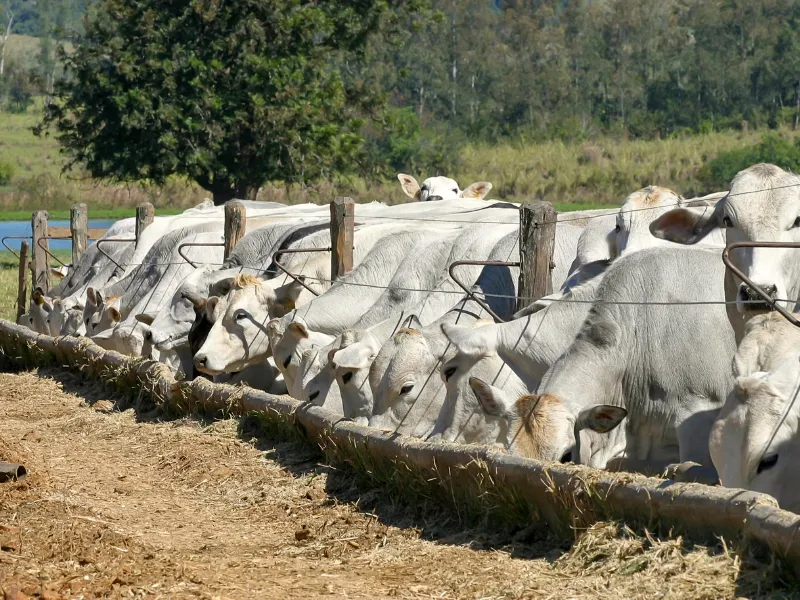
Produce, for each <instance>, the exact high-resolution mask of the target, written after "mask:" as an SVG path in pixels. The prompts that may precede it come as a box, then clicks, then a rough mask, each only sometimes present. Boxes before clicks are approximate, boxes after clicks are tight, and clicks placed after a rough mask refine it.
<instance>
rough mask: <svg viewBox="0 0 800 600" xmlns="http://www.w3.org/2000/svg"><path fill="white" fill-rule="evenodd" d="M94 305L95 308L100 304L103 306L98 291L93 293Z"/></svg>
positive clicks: (101, 297)
mask: <svg viewBox="0 0 800 600" xmlns="http://www.w3.org/2000/svg"><path fill="white" fill-rule="evenodd" d="M94 303H95V304H96V305H97V306H100V305H101V304H103V294H101V293H100V290H95V291H94Z"/></svg>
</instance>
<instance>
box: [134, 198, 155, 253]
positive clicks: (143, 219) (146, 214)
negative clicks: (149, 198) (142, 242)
mask: <svg viewBox="0 0 800 600" xmlns="http://www.w3.org/2000/svg"><path fill="white" fill-rule="evenodd" d="M155 218H156V209H155V208H153V205H152V204H150V203H149V202H143V203H142V204H140V205H139V206H137V207H136V245H137V246H138V245H139V237H140V236H141V235H142V234H143V233H144V230H145V229H147V228H148V227H149V226H150V225H151V224H152V223H153V220H154V219H155Z"/></svg>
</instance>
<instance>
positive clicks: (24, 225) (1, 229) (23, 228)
mask: <svg viewBox="0 0 800 600" xmlns="http://www.w3.org/2000/svg"><path fill="white" fill-rule="evenodd" d="M114 223H115V221H89V229H93V228H94V229H108V228H109V227H111V226H112V225H113V224H114ZM47 224H48V225H49V226H50V227H69V221H48V222H47ZM30 234H31V222H30V221H0V238H2V237H5V236H7V235H30ZM28 241H29V242H30V240H28ZM20 243H22V240H21V239H15V240H6V244H8V245H9V247H11V248H14V249H15V250H19V246H20ZM93 243H94V242H92V241H91V240H90V241H89V245H91V244H93ZM70 248H72V242H70V241H69V240H50V249H51V250H69V249H70ZM0 250H5V248H3V247H2V246H0Z"/></svg>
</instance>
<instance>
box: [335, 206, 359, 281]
mask: <svg viewBox="0 0 800 600" xmlns="http://www.w3.org/2000/svg"><path fill="white" fill-rule="evenodd" d="M355 214H356V204H355V202H354V201H353V199H352V198H344V197H342V196H337V197H336V198H335V199H334V201H333V202H331V280H332V281H336V280H337V279H338V278H339V277H342V276H344V275H345V274H346V273H349V272H350V271H352V270H353V242H354V240H355Z"/></svg>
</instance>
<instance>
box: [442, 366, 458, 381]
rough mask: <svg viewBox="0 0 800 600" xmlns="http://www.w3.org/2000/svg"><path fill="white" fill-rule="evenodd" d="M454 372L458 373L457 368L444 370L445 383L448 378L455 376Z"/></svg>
mask: <svg viewBox="0 0 800 600" xmlns="http://www.w3.org/2000/svg"><path fill="white" fill-rule="evenodd" d="M456 371H458V367H448V368H447V369H445V370H444V380H445V381H450V378H451V377H452V376H453V375H455V374H456Z"/></svg>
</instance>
